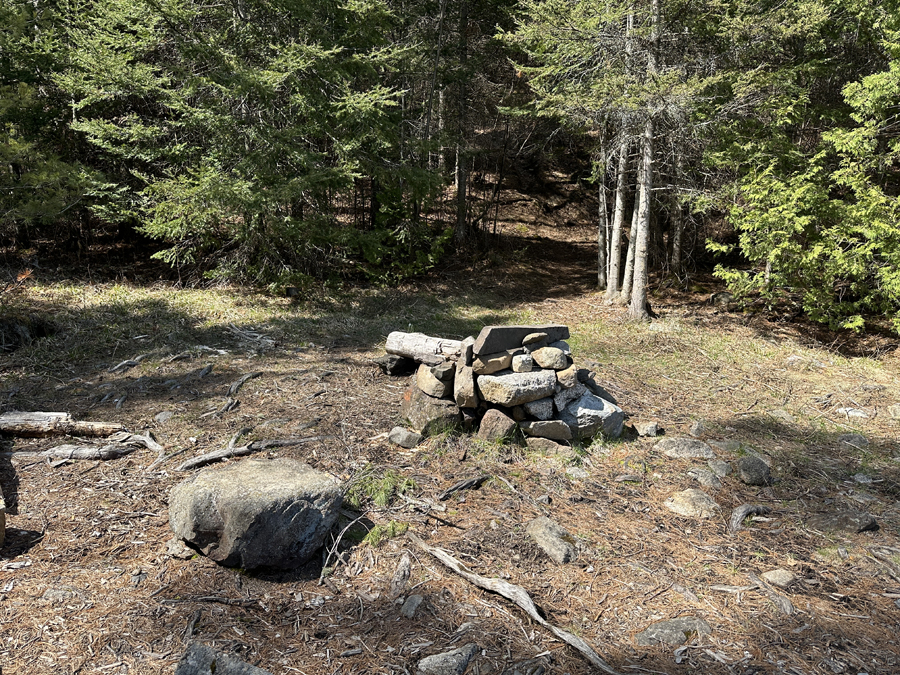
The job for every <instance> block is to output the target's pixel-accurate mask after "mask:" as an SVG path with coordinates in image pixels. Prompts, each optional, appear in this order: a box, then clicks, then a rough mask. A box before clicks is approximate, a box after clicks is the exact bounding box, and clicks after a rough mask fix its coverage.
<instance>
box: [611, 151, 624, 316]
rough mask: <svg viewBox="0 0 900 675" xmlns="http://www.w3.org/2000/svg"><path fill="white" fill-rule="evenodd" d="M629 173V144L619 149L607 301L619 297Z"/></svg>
mask: <svg viewBox="0 0 900 675" xmlns="http://www.w3.org/2000/svg"><path fill="white" fill-rule="evenodd" d="M627 173H628V144H627V143H624V142H623V143H622V146H621V147H620V148H619V164H618V166H617V167H616V202H615V206H614V207H613V221H612V232H611V233H610V236H609V272H608V274H607V275H606V301H607V302H612V301H614V300H616V299H617V298H618V296H619V288H620V287H621V284H620V282H619V273H620V269H619V268H620V263H621V258H622V229H623V227H624V225H625V178H626V175H627Z"/></svg>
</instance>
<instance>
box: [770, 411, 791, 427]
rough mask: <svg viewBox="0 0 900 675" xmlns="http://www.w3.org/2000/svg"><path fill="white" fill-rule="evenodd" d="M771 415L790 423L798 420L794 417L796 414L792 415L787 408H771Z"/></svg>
mask: <svg viewBox="0 0 900 675" xmlns="http://www.w3.org/2000/svg"><path fill="white" fill-rule="evenodd" d="M769 416H770V417H774V418H775V419H776V420H781V421H782V422H786V423H788V424H793V423H794V422H796V421H797V420H795V419H794V416H793V415H791V414H790V413H789V412H788V411H787V410H782V409H778V410H770V411H769Z"/></svg>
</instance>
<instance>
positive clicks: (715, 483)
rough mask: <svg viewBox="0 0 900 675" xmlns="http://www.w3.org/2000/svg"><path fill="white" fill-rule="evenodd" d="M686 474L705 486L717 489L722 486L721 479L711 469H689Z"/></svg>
mask: <svg viewBox="0 0 900 675" xmlns="http://www.w3.org/2000/svg"><path fill="white" fill-rule="evenodd" d="M688 476H690V477H691V478H693V479H694V480H696V481H697V482H698V483H700V485H702V486H703V487H706V488H712V489H713V490H718V489H719V488H721V487H722V481H720V480H719V477H718V476H716V474H714V473H713V472H712V471H707V470H706V469H689V470H688Z"/></svg>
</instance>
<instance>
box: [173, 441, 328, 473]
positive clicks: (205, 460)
mask: <svg viewBox="0 0 900 675" xmlns="http://www.w3.org/2000/svg"><path fill="white" fill-rule="evenodd" d="M326 438H333V437H332V436H308V437H306V438H275V439H270V440H265V441H253V442H252V443H248V444H247V445H242V446H240V447H239V448H235V447H224V448H222V449H221V450H214V451H213V452H208V453H207V454H205V455H200V456H199V457H194V458H192V459H189V460H187V461H186V462H184V463H182V464H181V465H179V466H178V468H177V469H175V470H176V471H188V470H190V469H196V468H197V467H200V466H205V465H206V464H211V463H212V462H216V461H218V460H220V459H229V458H231V457H244V456H245V455H252V454H253V453H254V452H260V451H261V450H268V449H269V448H286V447H289V446H292V445H302V444H304V443H311V442H313V441H321V440H324V439H326Z"/></svg>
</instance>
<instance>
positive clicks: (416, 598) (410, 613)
mask: <svg viewBox="0 0 900 675" xmlns="http://www.w3.org/2000/svg"><path fill="white" fill-rule="evenodd" d="M422 600H423V598H422V596H421V595H410V596H409V597H408V598H406V601H405V602H404V603H403V606H402V607H401V608H400V613H401V614H402V615H403V616H405V617H406V618H407V619H412V618H413V617H414V616H415V615H416V610H417V609H419V605H421V604H422Z"/></svg>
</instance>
